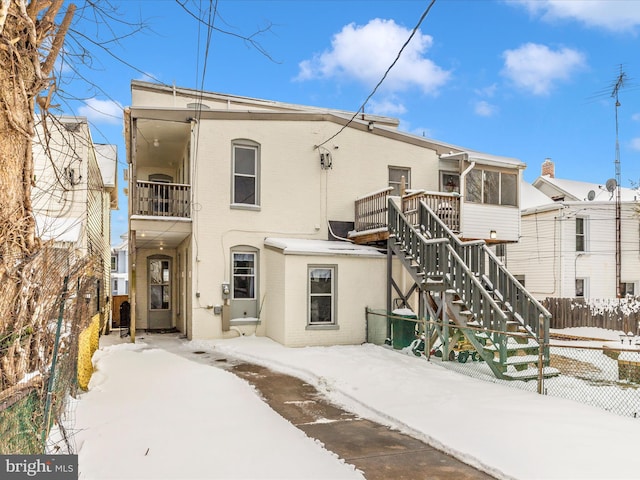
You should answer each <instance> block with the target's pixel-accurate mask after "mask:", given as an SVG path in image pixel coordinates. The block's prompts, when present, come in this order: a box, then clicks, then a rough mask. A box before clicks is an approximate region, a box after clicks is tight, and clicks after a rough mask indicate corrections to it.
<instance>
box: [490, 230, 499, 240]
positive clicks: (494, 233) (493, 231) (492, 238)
mask: <svg viewBox="0 0 640 480" xmlns="http://www.w3.org/2000/svg"><path fill="white" fill-rule="evenodd" d="M489 238H490V239H491V240H495V239H496V238H498V233H497V232H496V231H495V230H491V231H490V232H489Z"/></svg>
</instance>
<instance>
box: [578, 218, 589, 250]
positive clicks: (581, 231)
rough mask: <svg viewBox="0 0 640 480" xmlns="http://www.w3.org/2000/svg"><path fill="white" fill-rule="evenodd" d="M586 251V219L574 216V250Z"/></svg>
mask: <svg viewBox="0 0 640 480" xmlns="http://www.w3.org/2000/svg"><path fill="white" fill-rule="evenodd" d="M586 251H587V220H586V218H584V217H576V252H586Z"/></svg>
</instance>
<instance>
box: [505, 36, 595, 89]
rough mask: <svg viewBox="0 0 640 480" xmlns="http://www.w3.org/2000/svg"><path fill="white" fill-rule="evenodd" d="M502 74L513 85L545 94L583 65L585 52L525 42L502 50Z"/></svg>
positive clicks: (584, 63)
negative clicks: (553, 48) (515, 47)
mask: <svg viewBox="0 0 640 480" xmlns="http://www.w3.org/2000/svg"><path fill="white" fill-rule="evenodd" d="M502 56H503V58H504V68H503V70H502V74H503V75H504V76H506V77H507V78H509V79H510V80H511V81H512V82H513V83H514V84H515V85H517V86H518V87H520V88H523V89H525V90H529V91H530V92H531V93H533V94H534V95H547V94H549V93H550V91H551V90H552V88H553V87H554V84H555V83H556V82H560V81H567V80H569V79H570V77H571V75H572V74H573V73H574V72H576V71H577V70H579V69H581V68H583V67H584V66H585V65H586V60H585V56H584V55H583V54H582V53H580V52H579V51H577V50H573V49H570V48H560V49H559V50H555V51H554V50H551V49H550V48H549V47H547V46H546V45H539V44H536V43H526V44H524V45H522V46H520V47H518V48H517V49H515V50H506V51H505V52H503V54H502Z"/></svg>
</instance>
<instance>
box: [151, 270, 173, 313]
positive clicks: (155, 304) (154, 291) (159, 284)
mask: <svg viewBox="0 0 640 480" xmlns="http://www.w3.org/2000/svg"><path fill="white" fill-rule="evenodd" d="M170 305H171V269H170V262H169V260H160V259H156V258H153V259H150V260H149V308H150V309H151V310H168V309H169V308H170Z"/></svg>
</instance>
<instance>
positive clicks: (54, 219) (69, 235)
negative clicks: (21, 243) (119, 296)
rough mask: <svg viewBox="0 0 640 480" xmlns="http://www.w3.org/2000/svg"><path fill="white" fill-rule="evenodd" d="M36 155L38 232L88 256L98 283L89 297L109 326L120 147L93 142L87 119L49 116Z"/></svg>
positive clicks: (40, 128) (34, 193)
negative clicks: (114, 214)
mask: <svg viewBox="0 0 640 480" xmlns="http://www.w3.org/2000/svg"><path fill="white" fill-rule="evenodd" d="M45 132H46V134H45ZM33 159H34V178H35V185H34V187H33V190H32V199H33V209H34V215H35V218H36V234H37V235H38V237H40V238H41V239H42V240H44V241H48V240H51V241H53V242H54V246H56V247H57V248H63V249H66V250H68V251H69V252H70V254H71V255H75V256H76V258H86V259H88V260H89V262H90V268H89V269H88V272H89V274H90V275H91V277H92V282H93V283H94V285H93V288H92V292H91V293H90V295H91V297H90V298H89V297H88V300H89V301H90V302H91V303H90V305H91V306H92V309H94V311H95V312H100V313H101V315H102V317H101V318H102V321H103V323H102V324H103V325H106V320H107V319H108V318H109V309H110V294H111V293H110V290H109V286H110V273H111V272H110V257H111V251H110V245H109V238H110V235H111V210H113V209H115V208H117V206H118V205H117V201H118V196H117V183H116V178H117V176H116V169H117V150H116V146H115V145H100V144H94V143H93V140H92V138H91V133H90V130H89V125H88V123H87V120H86V118H83V117H67V116H62V117H47V118H46V123H44V121H43V120H42V119H39V121H38V124H37V126H36V137H35V139H34V145H33Z"/></svg>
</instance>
